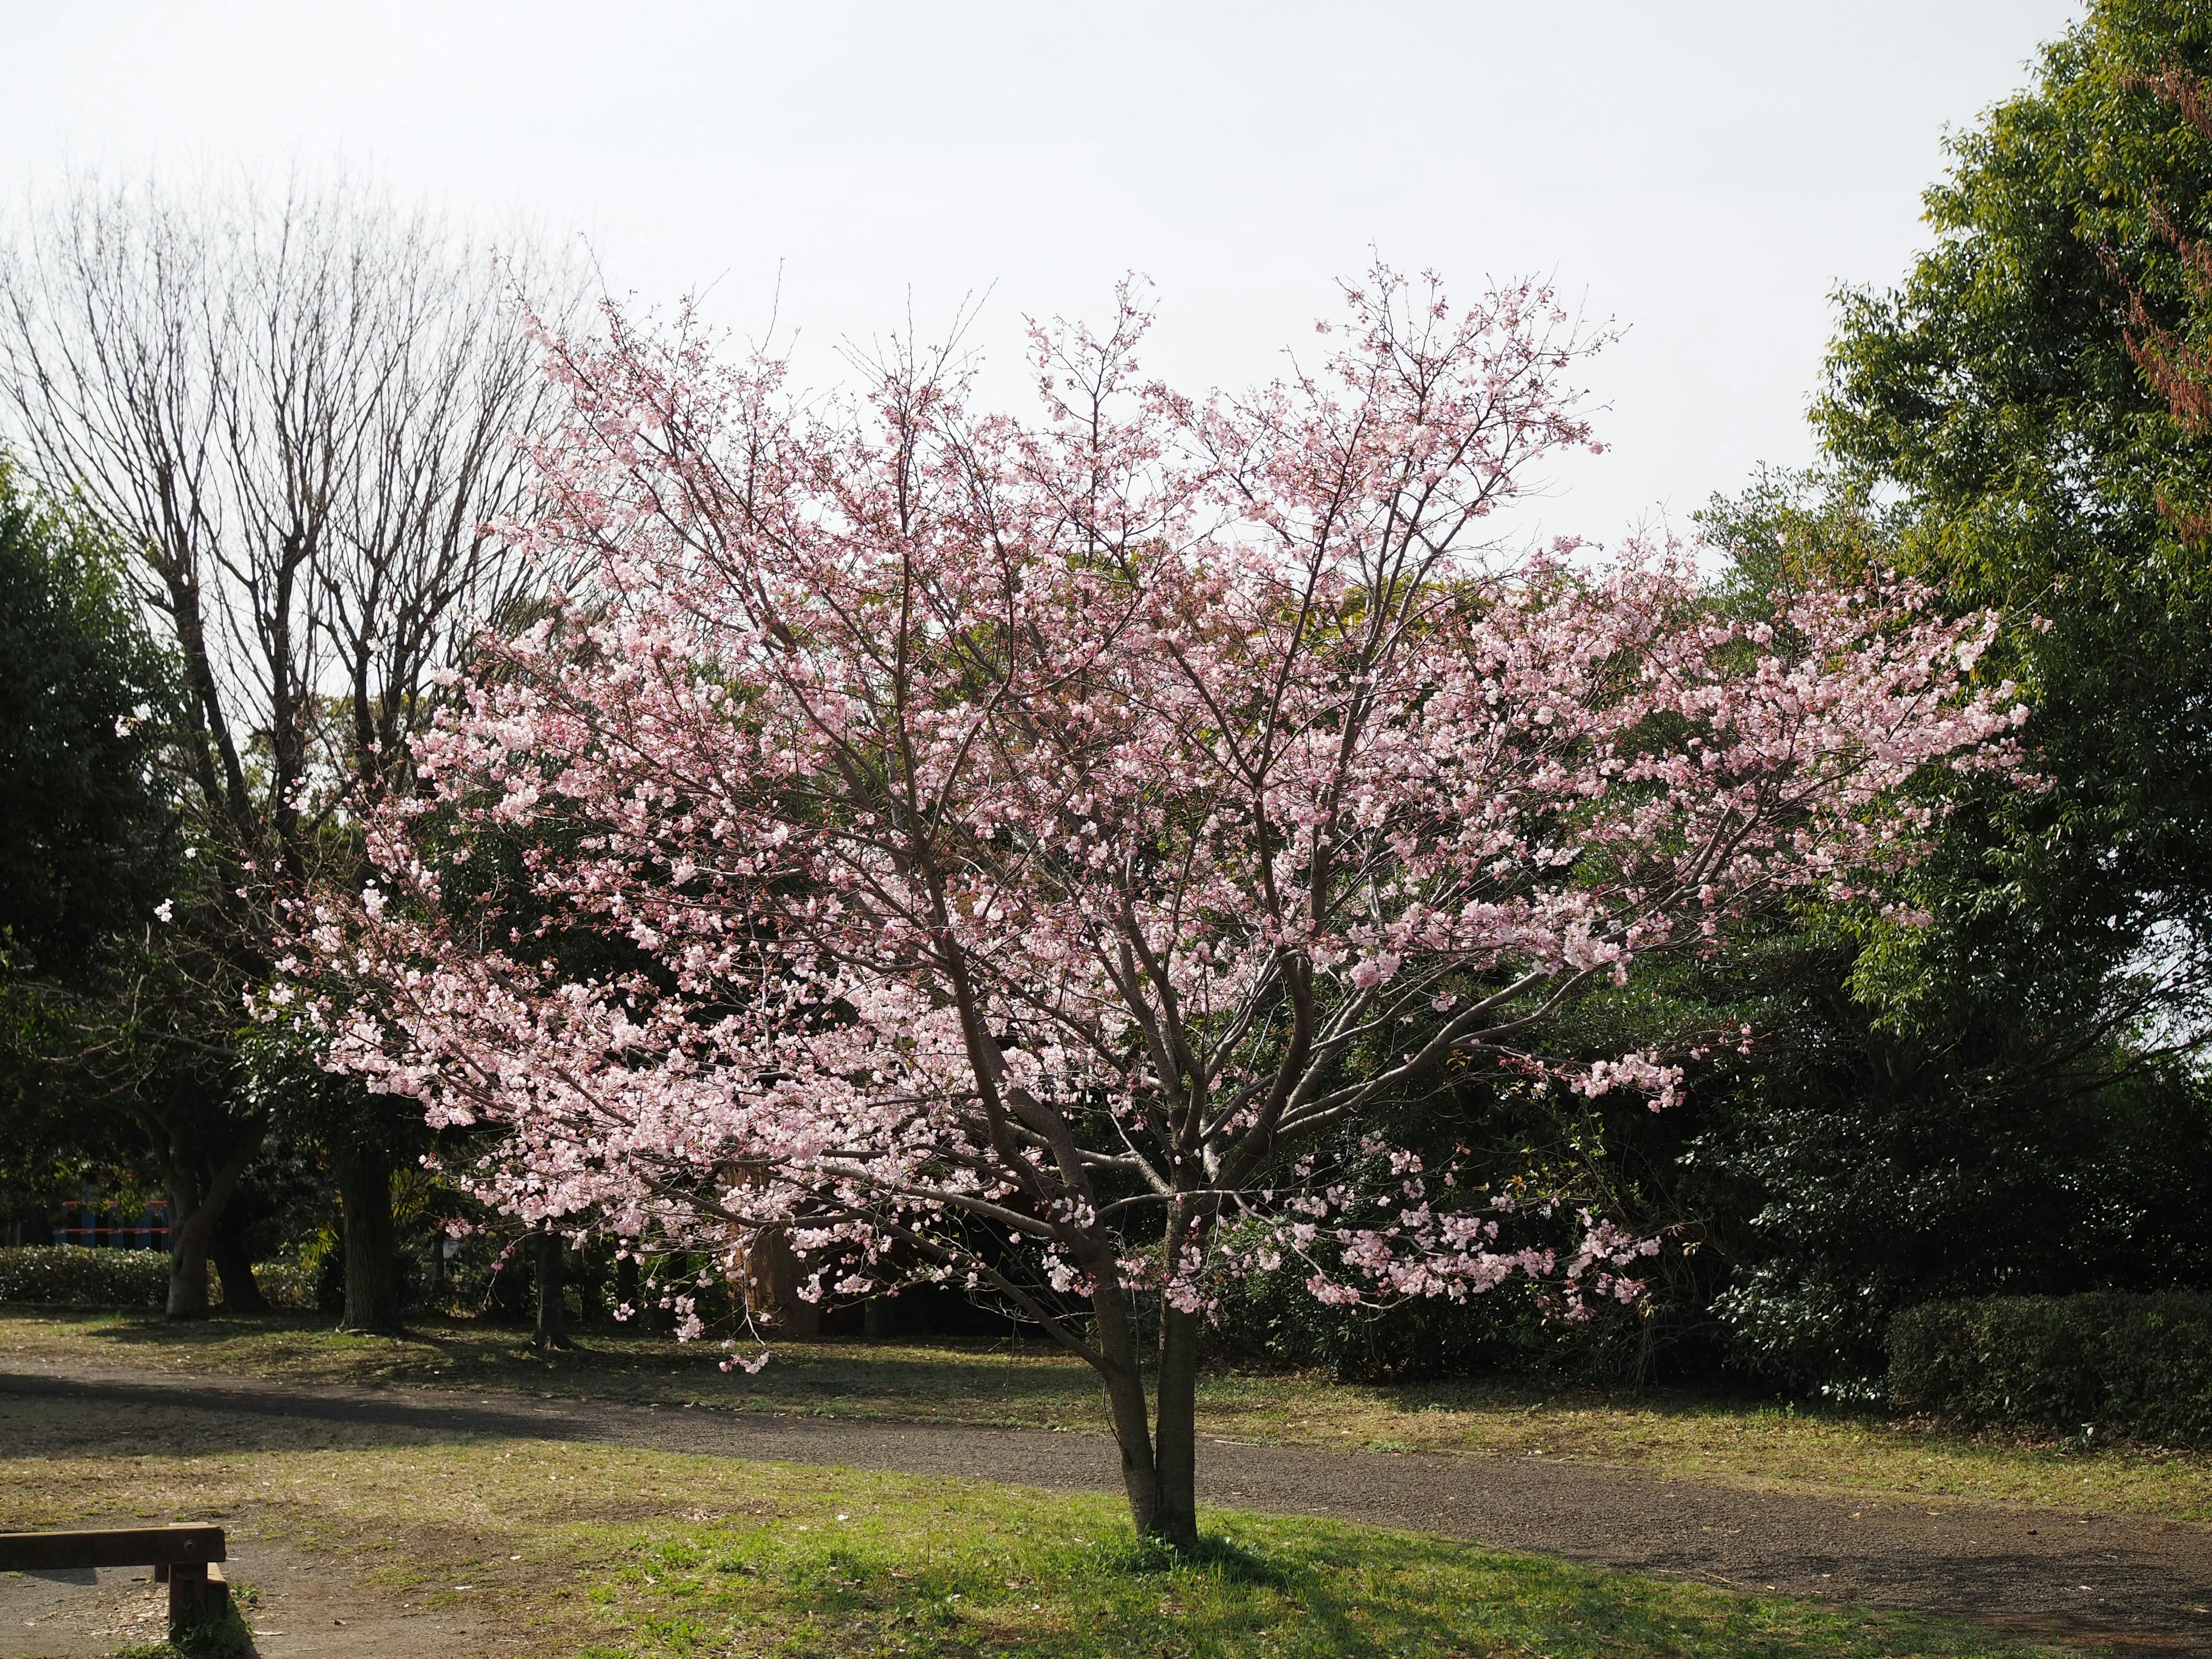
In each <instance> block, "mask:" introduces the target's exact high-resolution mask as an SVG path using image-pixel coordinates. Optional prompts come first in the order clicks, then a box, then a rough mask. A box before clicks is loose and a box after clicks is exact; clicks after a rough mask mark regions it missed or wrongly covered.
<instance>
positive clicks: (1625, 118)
mask: <svg viewBox="0 0 2212 1659" xmlns="http://www.w3.org/2000/svg"><path fill="white" fill-rule="evenodd" d="M2079 11H2080V7H2079V5H2078V4H2077V3H2075V0H1746V3H1721V0H1579V3H1576V0H1553V3H1549V4H1541V5H1529V4H1518V5H1507V4H1501V3H1494V0H1462V3H1459V4H1418V3H1389V0H1337V3H1334V4H1328V5H1324V4H1299V3H1273V4H1259V3H1254V4H1231V3H1197V0H1187V3H1183V4H1180V5H1177V4H1150V3H1120V4H1115V5H1113V6H1110V7H1107V6H1097V5H1092V6H1075V5H1065V4H1063V5H1056V6H1053V5H1045V4H1041V3H1038V0H1029V3H968V4H960V3H930V0H901V3H891V0H871V3H806V0H782V3H778V4H750V3H721V4H690V5H685V4H677V3H647V0H625V3H623V4H619V5H617V4H612V3H604V0H603V3H601V4H599V5H596V6H592V5H577V4H567V3H558V0H534V3H530V4H489V3H475V4H472V3H465V0H442V3H424V4H410V3H390V4H380V5H368V4H339V3H326V0H319V3H303V0H283V3H264V4H216V3H209V0H163V3H135V4H133V3H101V0H36V3H27V0H0V86H4V87H5V88H7V93H6V96H5V97H4V98H0V185H3V186H6V187H7V189H8V191H9V193H11V194H18V195H20V193H21V191H23V190H25V189H27V188H28V189H37V188H40V187H42V186H45V185H49V184H51V183H52V182H53V181H54V180H55V179H58V177H59V175H60V174H61V173H62V172H63V170H64V168H65V167H80V168H82V167H98V168H100V169H102V170H107V171H128V172H134V173H135V172H141V171H143V170H144V169H145V168H147V167H149V165H150V166H154V167H159V168H161V169H164V170H174V171H178V172H180V173H184V172H189V173H200V172H206V171H210V170H217V171H219V170H221V169H224V168H227V167H231V166H234V165H238V164H243V165H244V166H245V167H247V168H249V169H251V170H252V171H255V172H257V173H263V174H266V175H278V174H281V173H283V171H284V170H285V169H286V168H287V167H289V166H290V165H292V164H293V163H295V162H304V163H306V164H307V165H309V166H311V167H321V166H324V165H326V164H328V163H329V162H330V161H332V160H333V159H334V158H343V161H345V162H346V163H347V165H348V166H349V168H350V169H351V170H353V171H355V172H357V173H374V174H376V175H378V176H380V178H381V179H384V180H385V181H386V182H387V183H388V184H390V185H392V187H393V188H394V190H395V191H396V192H398V194H400V195H402V196H406V197H417V196H419V197H428V198H430V199H432V200H435V201H438V202H441V203H443V204H447V205H449V206H452V207H454V208H457V209H460V210H465V211H467V212H469V213H471V214H472V215H476V216H478V217H479V218H480V219H481V220H482V222H484V223H486V224H490V223H492V222H495V221H501V220H511V219H512V217H513V216H515V215H517V214H520V215H524V216H528V218H530V219H531V220H532V221H533V222H535V223H537V224H538V226H539V227H540V228H541V229H542V231H543V233H544V234H547V235H549V236H564V235H568V234H581V235H584V236H586V237H587V238H588V240H589V243H590V246H591V248H592V252H593V253H594V254H595V256H596V257H597V258H598V260H599V264H600V266H601V268H602V269H603V270H604V271H605V274H606V278H607V281H608V283H609V284H610V285H611V287H612V288H613V289H615V290H616V291H617V292H618V293H621V292H628V291H633V290H634V291H635V292H636V293H637V294H638V295H641V296H643V297H645V298H647V299H657V300H666V299H670V298H672V297H674V296H676V295H678V294H680V293H682V292H684V291H685V290H687V289H708V290H710V292H709V301H708V309H709V311H710V313H711V314H713V315H714V317H715V318H716V319H718V320H720V321H724V322H726V323H728V324H730V325H732V326H733V327H735V328H737V329H739V330H741V331H752V332H757V331H758V330H759V329H760V328H761V327H762V326H763V325H764V324H765V322H766V320H767V319H768V316H769V307H770V301H771V296H772V295H773V294H774V292H775V284H776V278H777V271H778V268H779V266H781V270H782V273H783V274H782V285H783V289H782V291H783V299H782V307H781V318H782V322H783V324H784V325H785V327H786V328H787V329H788V328H790V327H791V326H793V325H797V326H798V327H799V330H800V331H801V347H800V354H799V356H800V368H801V372H802V376H805V375H807V374H811V375H812V376H813V377H815V378H821V377H823V376H827V375H829V374H833V373H835V372H836V362H835V360H834V358H833V357H832V356H831V354H830V350H829V348H833V347H835V346H836V343H838V342H839V340H840V339H842V338H843V337H859V338H863V339H865V338H866V337H870V336H872V335H876V334H878V333H881V332H883V331H886V330H888V329H890V328H894V327H896V326H898V325H899V324H900V323H901V321H902V318H903V317H904V315H905V313H906V308H907V306H908V297H909V295H911V300H912V305H913V307H914V313H915V317H916V319H917V320H918V322H919V323H920V325H921V328H922V331H923V332H924V333H925V334H927V333H928V332H930V331H932V330H933V328H940V329H941V326H942V325H943V324H944V322H945V320H946V319H949V318H950V316H951V313H952V311H953V308H954V307H955V306H956V305H957V303H958V301H960V300H961V298H962V297H963V295H967V294H969V293H979V292H981V291H982V290H985V289H989V290H990V291H991V298H990V301H989V302H988V304H987V307H986V308H985V310H984V313H983V314H982V317H981V322H980V325H979V327H978V329H977V331H975V333H974V334H972V335H971V339H974V340H975V341H976V342H977V343H980V344H981V345H982V346H983V347H984V348H985V349H987V351H988V352H989V353H990V355H991V357H992V359H993V361H994V362H996V363H997V364H998V365H999V366H1000V368H1002V369H1006V368H1011V366H1012V365H1013V364H1015V363H1016V362H1018V355H1017V354H1018V345H1019V340H1020V334H1019V327H1020V320H1021V318H1022V316H1023V314H1024V313H1035V314H1047V315H1048V314H1053V313H1065V314H1088V315H1091V316H1094V317H1095V316H1098V315H1101V314H1103V306H1104V301H1105V300H1106V297H1107V295H1108V293H1109V289H1110V287H1111V285H1112V283H1113V281H1114V279H1115V276H1117V275H1118V274H1119V273H1121V271H1123V270H1131V269H1134V270H1140V271H1143V272H1145V273H1146V274H1148V275H1149V276H1152V278H1154V279H1155V280H1156V282H1157V283H1158V287H1159V294H1160V298H1161V301H1162V302H1163V313H1162V319H1161V324H1160V327H1159V329H1158V332H1157V333H1156V335H1155V337H1154V339H1155V343H1154V345H1153V348H1152V350H1151V352H1150V353H1149V354H1148V356H1147V362H1148V366H1149V367H1151V368H1153V369H1154V370H1156V371H1158V372H1161V373H1164V374H1166V375H1168V376H1169V378H1170V379H1172V380H1176V381H1177V382H1179V383H1181V384H1182V385H1184V386H1186V387H1187V388H1189V389H1200V388H1202V387H1204V386H1210V385H1214V384H1228V385H1236V384H1242V383H1244V382H1248V381H1250V380H1257V379H1260V378H1263V377H1265V376H1266V375H1267V374H1271V373H1272V372H1273V369H1274V367H1275V363H1276V358H1275V356H1274V353H1275V351H1276V349H1278V348H1279V347H1281V346H1283V345H1285V344H1286V343H1294V342H1301V341H1304V340H1310V334H1309V333H1308V325H1310V322H1311V320H1312V319H1314V318H1315V317H1316V316H1317V315H1320V314H1322V313H1328V312H1333V310H1334V300H1333V290H1332V289H1331V286H1330V283H1331V279H1332V278H1333V277H1334V276H1338V275H1340V274H1354V273H1357V272H1358V270H1361V269H1362V268H1363V267H1364V264H1365V262H1366V259H1367V257H1368V253H1367V250H1368V248H1369V246H1370V244H1371V245H1373V246H1376V247H1378V248H1379V249H1380V250H1381V251H1382V252H1383V255H1384V257H1386V258H1388V259H1389V260H1390V261H1391V262H1392V263H1394V264H1398V265H1400V266H1401V267H1405V268H1418V267H1420V266H1422V265H1434V266H1436V267H1437V268H1438V269H1439V270H1442V271H1443V273H1444V275H1445V276H1446V277H1447V279H1448V280H1449V283H1451V285H1452V286H1453V288H1454V289H1455V290H1456V291H1458V292H1460V293H1462V294H1464V295H1473V294H1474V292H1475V291H1476V290H1477V289H1479V288H1480V286H1481V285H1482V283H1483V281H1484V279H1485V278H1486V276H1491V275H1495V276H1499V277H1506V276H1516V275H1520V274H1523V273H1528V272H1532V271H1534V272H1540V273H1541V272H1548V273H1552V274H1553V275H1554V276H1555V277H1556V279H1557V281H1558V283H1559V287H1560V289H1562V291H1563V292H1564V293H1565V295H1568V296H1569V297H1570V298H1571V299H1572V300H1575V301H1579V302H1580V303H1581V305H1582V306H1583V308H1584V309H1585V310H1586V311H1587V312H1588V313H1589V314H1591V315H1592V316H1594V317H1597V318H1603V317H1607V316H1611V317H1613V318H1615V319H1618V320H1619V321H1620V322H1621V323H1623V324H1625V325H1627V326H1628V328H1629V330H1630V332H1629V334H1628V337H1627V339H1626V341H1625V342H1624V343H1622V344H1621V345H1620V346H1618V347H1616V348H1614V349H1613V351H1612V352H1611V353H1610V354H1608V356H1607V358H1606V359H1603V360H1601V362H1599V363H1598V364H1597V365H1595V366H1594V367H1593V368H1592V371H1591V374H1590V376H1589V380H1590V384H1591V385H1592V386H1593V387H1594V389H1595V393H1596V395H1597V398H1598V399H1599V400H1600V401H1601V402H1603V403H1606V404H1609V405H1610V406H1611V407H1610V412H1609V413H1607V414H1606V415H1604V416H1601V418H1600V435H1601V437H1602V438H1604V439H1605V440H1606V441H1607V442H1608V443H1610V444H1611V445H1612V446H1613V452H1612V453H1610V454H1608V455H1607V456H1605V457H1603V458H1602V459H1596V460H1593V461H1585V462H1577V463H1576V464H1574V465H1572V466H1571V467H1570V468H1567V469H1565V470H1564V471H1561V472H1560V473H1559V475H1558V483H1557V484H1556V486H1555V487H1554V489H1553V491H1552V493H1551V495H1550V497H1549V499H1547V500H1546V501H1543V502H1542V503H1541V507H1539V508H1538V509H1536V511H1535V513H1534V518H1533V519H1531V520H1524V521H1523V522H1524V527H1528V528H1537V527H1539V522H1538V521H1541V529H1542V530H1543V531H1544V532H1545V533H1547V534H1549V533H1557V532H1568V531H1575V532H1583V533H1585V534H1589V535H1592V536H1595V537H1599V538H1611V537H1614V536H1617V535H1619V534H1620V532H1622V530H1623V529H1624V528H1626V526H1629V525H1630V524H1632V522H1634V521H1636V520H1638V519H1640V518H1644V517H1647V516H1650V515H1654V514H1657V513H1667V514H1668V515H1670V516H1671V517H1672V519H1673V520H1674V521H1675V522H1676V523H1677V524H1680V522H1681V520H1683V519H1684V518H1685V517H1686V514H1687V513H1690V512H1691V511H1692V510H1694V509H1695V508H1696V507H1699V505H1701V504H1702V503H1703V502H1704V501H1705V498H1706V497H1707V496H1708V495H1710V494H1711V492H1713V491H1714V490H1716V489H1735V488H1737V487H1739V486H1740V485H1741V483H1743V481H1744V480H1745V478H1746V477H1747V475H1748V474H1749V472H1750V471H1751V469H1752V467H1753V465H1755V464H1756V463H1758V462H1759V461H1761V460H1766V461H1774V462H1781V463H1785V464H1795V463H1798V462H1802V461H1803V460H1804V459H1807V458H1808V455H1809V453H1810V452H1809V446H1808V441H1807V438H1806V435H1805V429H1804V424H1803V421H1802V413H1803V410H1804V408H1805V404H1806V402H1807V399H1808V396H1809V394H1810V392H1812V390H1813V388H1814V384H1815V381H1816V379H1817V375H1818V371H1819V366H1820V356H1821V351H1822V348H1823V346H1824V343H1825V342H1826V336H1827V331H1828V327H1829V321H1830V312H1829V307H1828V302H1827V295H1828V292H1829V290H1830V289H1831V287H1832V285H1833V284H1834V283H1838V282H1839V281H1841V282H1866V281H1871V282H1875V283H1889V282H1893V281H1894V280H1895V279H1896V278H1897V276H1899V274H1901V273H1902V271H1903V270H1904V269H1905V263H1906V260H1907V258H1908V257H1909V256H1910V254H1911V251H1912V250H1913V249H1914V248H1915V247H1916V246H1919V245H1920V244H1921V242H1922V241H1923V230H1922V228H1921V227H1920V225H1919V224H1918V222H1917V220H1918V213H1919V191H1921V189H1922V188H1923V186H1924V185H1927V184H1928V183H1929V182H1930V181H1931V180H1932V179H1935V178H1936V177H1937V176H1938V174H1939V173H1940V171H1941V168H1942V153H1941V149H1940V140H1941V137H1942V131H1943V130H1944V128H1945V127H1946V125H1949V126H1952V127H1954V128H1955V127H1960V126H1965V125H1971V124H1972V121H1973V120H1974V118H1975V117H1976V116H1977V114H1978V112H1980V111H1981V110H1982V109H1984V107H1985V106H1987V105H1989V104H1990V102H1991V101H1992V100H1996V99H1997V98H1999V97H2002V95H2004V94H2006V93H2007V92H2008V91H2010V90H2012V89H2013V88H2015V87H2018V86H2020V85H2021V84H2023V83H2024V82H2025V81H2026V79H2027V69H2026V64H2027V60H2028V59H2029V58H2030V57H2031V55H2032V54H2033V52H2034V50H2035V48H2036V46H2037V45H2038V43H2039V41H2041V40H2047V39H2049V38H2051V37H2052V36H2054V35H2056V34H2057V33H2060V32H2061V31H2063V28H2064V27H2066V26H2067V25H2068V24H2069V22H2071V21H2073V20H2074V19H2075V17H2076V16H2077V15H2078V14H2079ZM9 173H14V174H15V177H14V178H13V179H10V178H9V177H8V176H7V175H8V174H9ZM1004 378H1005V379H1006V380H1011V378H1012V377H1011V374H1008V375H1006V376H1005V377H1004Z"/></svg>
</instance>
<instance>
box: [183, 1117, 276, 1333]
mask: <svg viewBox="0 0 2212 1659" xmlns="http://www.w3.org/2000/svg"><path fill="white" fill-rule="evenodd" d="M266 1133H268V1126H267V1125H266V1124H262V1123H255V1124H252V1125H251V1126H249V1127H247V1129H246V1133H244V1134H243V1135H241V1136H240V1138H239V1142H238V1145H237V1146H234V1147H233V1148H232V1149H231V1154H230V1156H229V1157H228V1158H225V1159H224V1160H223V1161H222V1164H221V1165H220V1166H218V1167H217V1169H216V1172H215V1175H214V1177H213V1178H212V1179H211V1180H210V1181H209V1182H207V1184H206V1186H205V1187H202V1186H201V1184H200V1177H199V1172H198V1171H197V1170H195V1169H193V1168H192V1167H191V1164H188V1163H186V1162H185V1161H184V1160H183V1159H178V1160H176V1161H174V1162H173V1163H172V1164H170V1166H169V1167H168V1168H167V1170H164V1171H163V1172H162V1181H161V1184H162V1186H163V1188H165V1189H166V1190H167V1194H168V1198H169V1293H168V1297H167V1302H166V1304H164V1311H165V1312H166V1313H167V1316H168V1317H170V1318H171V1319H205V1318H206V1317H207V1312H208V1249H209V1246H210V1245H211V1244H212V1243H214V1241H215V1228H216V1222H218V1221H220V1220H222V1212H223V1206H225V1205H227V1204H228V1203H229V1202H230V1195H231V1194H232V1192H233V1191H234V1190H235V1189H236V1188H237V1186H238V1178H239V1176H241V1175H243V1174H245V1173H246V1165H247V1164H250V1163H252V1161H253V1155H254V1153H256V1152H259V1151H260V1150H261V1138H262V1136H263V1135H264V1134H266Z"/></svg>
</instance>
